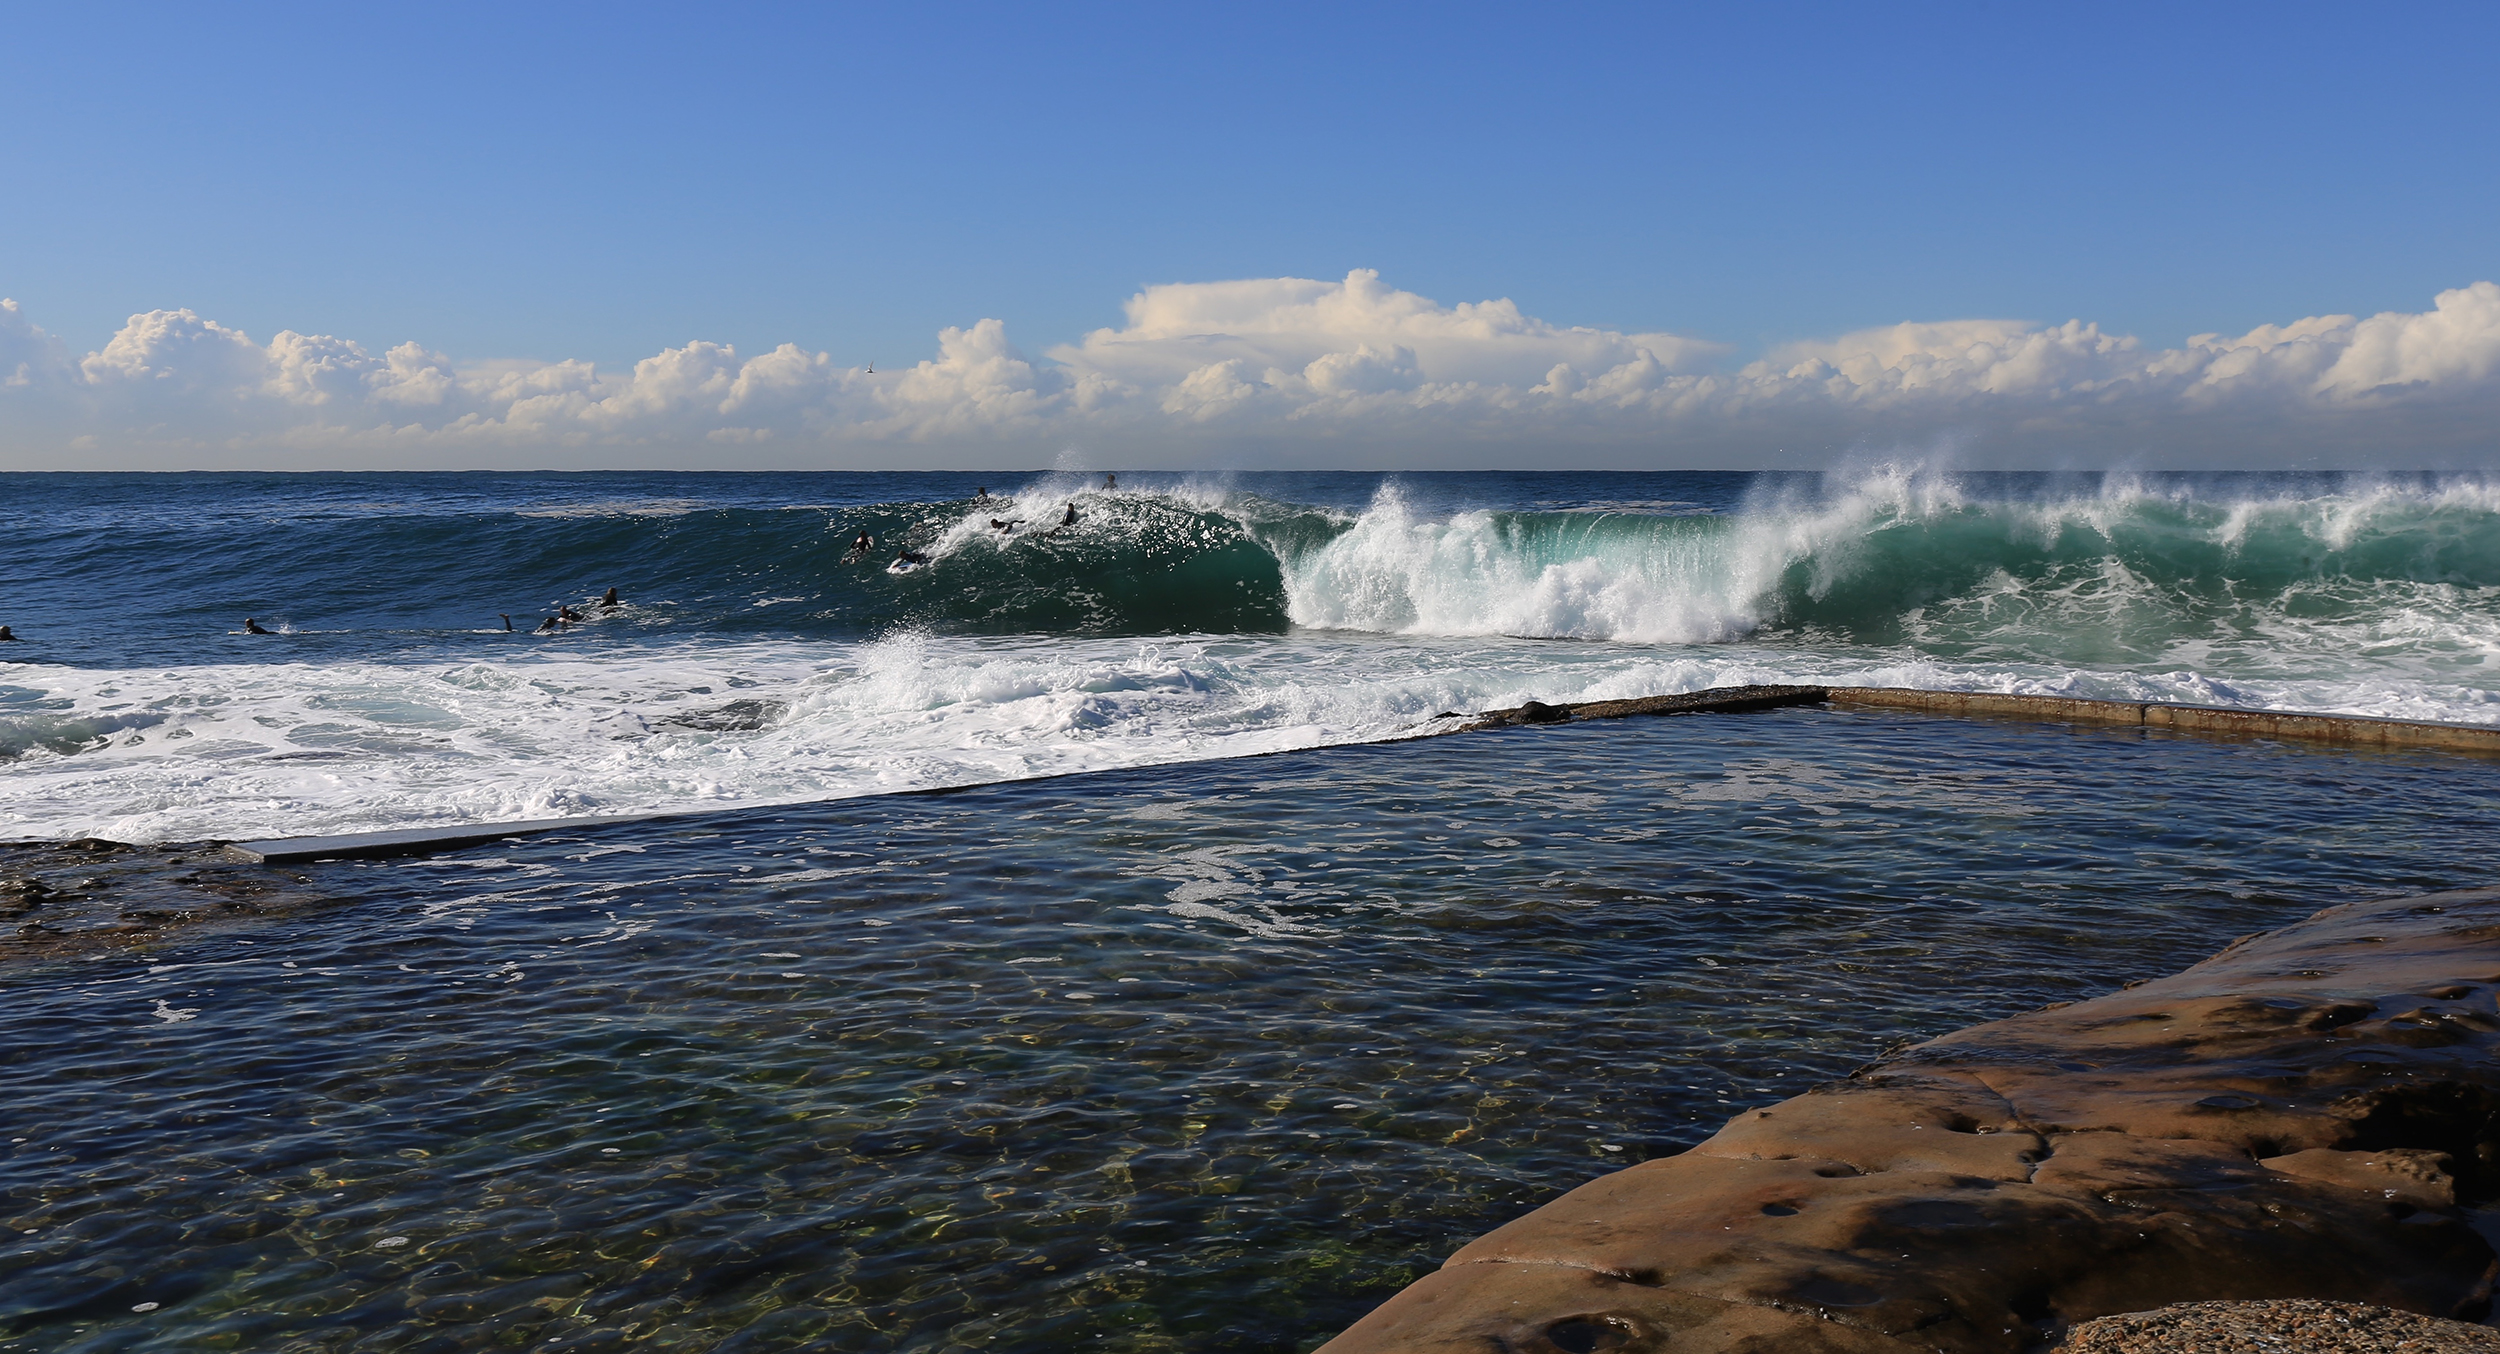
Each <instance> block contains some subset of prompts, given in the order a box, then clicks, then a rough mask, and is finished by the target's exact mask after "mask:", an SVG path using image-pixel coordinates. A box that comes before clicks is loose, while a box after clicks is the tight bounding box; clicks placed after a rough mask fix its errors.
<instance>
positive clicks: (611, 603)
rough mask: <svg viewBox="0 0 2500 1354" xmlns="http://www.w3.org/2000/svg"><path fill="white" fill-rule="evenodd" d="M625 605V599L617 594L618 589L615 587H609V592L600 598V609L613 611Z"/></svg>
mask: <svg viewBox="0 0 2500 1354" xmlns="http://www.w3.org/2000/svg"><path fill="white" fill-rule="evenodd" d="M623 605H625V603H624V601H623V599H621V598H619V597H618V596H617V595H616V589H614V588H610V589H608V591H607V594H606V595H605V596H603V597H601V598H600V599H599V609H600V610H601V611H613V610H615V609H616V608H618V607H621V606H623Z"/></svg>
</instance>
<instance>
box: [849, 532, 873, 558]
mask: <svg viewBox="0 0 2500 1354" xmlns="http://www.w3.org/2000/svg"><path fill="white" fill-rule="evenodd" d="M876 548H877V538H876V537H874V536H871V535H869V534H868V533H867V532H865V531H863V532H861V533H859V534H858V535H856V536H853V537H852V538H851V553H852V554H854V555H862V556H864V555H866V554H867V553H868V552H869V551H871V550H874V549H876Z"/></svg>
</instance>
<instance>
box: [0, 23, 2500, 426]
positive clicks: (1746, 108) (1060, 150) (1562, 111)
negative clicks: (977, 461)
mask: <svg viewBox="0 0 2500 1354" xmlns="http://www.w3.org/2000/svg"><path fill="white" fill-rule="evenodd" d="M6 18H7V27H8V32H9V34H10V37H9V40H8V42H7V43H6V45H5V46H0V117H4V118H5V125H6V126H7V127H9V128H10V129H11V131H10V134H9V136H8V138H7V140H6V142H5V145H6V147H7V149H6V150H5V152H0V182H5V184H6V185H7V191H6V192H5V193H0V295H4V296H8V297H13V298H14V299H15V300H16V301H17V302H18V303H19V305H20V307H21V308H22V314H23V316H24V317H25V319H26V320H28V321H29V322H31V323H32V324H33V325H36V326H40V327H41V329H43V330H44V331H47V332H48V334H49V335H50V336H51V337H52V338H53V339H54V340H57V341H58V343H59V344H60V345H62V346H63V347H64V348H65V349H66V351H68V352H69V353H70V354H71V355H72V356H73V357H74V356H75V355H76V354H80V353H87V352H91V351H93V350H96V349H98V348H99V347H101V346H102V345H104V344H105V343H106V342H107V340H108V339H110V338H111V337H112V335H113V334H114V333H115V331H116V330H118V329H120V328H121V327H122V325H123V322H124V320H125V318H126V317H128V316H131V315H133V314H136V313H140V312H146V311H152V310H156V309H159V308H164V309H181V308H188V309H190V310H192V311H195V312H196V313H197V314H198V315H199V316H201V317H204V318H206V319H209V320H213V321H216V322H218V323H220V324H223V325H225V326H230V327H233V328H235V329H239V330H241V331H243V332H244V333H246V334H248V335H250V336H251V337H252V338H254V339H256V340H261V341H266V340H267V339H268V338H269V336H270V335H272V334H275V333H276V332H278V331H280V330H287V329H291V330H295V331H298V332H301V333H305V334H335V335H342V336H346V337H348V338H351V339H354V340H356V341H357V342H359V343H360V344H362V345H364V347H365V348H366V349H368V350H370V351H371V352H373V353H379V352H380V351H381V350H383V349H385V348H387V347H389V346H391V345H393V344H397V343H400V342H402V341H403V340H414V341H416V342H418V343H419V344H421V345H423V346H424V347H426V348H427V349H429V350H434V351H437V352H440V353H444V354H448V355H450V357H451V358H453V359H456V360H458V361H459V362H463V363H477V362H482V361H486V360H489V359H505V358H515V359H532V360H536V361H542V362H553V361H558V360H561V359H567V358H574V359H586V360H589V361H592V362H595V363H597V364H600V365H601V366H602V367H622V366H628V365H630V364H631V363H632V362H634V361H636V360H637V359H641V358H645V357H648V356H650V355H652V354H654V353H657V352H660V351H662V350H663V349H667V348H671V347H674V346H677V345H683V344H685V343H687V342H688V341H690V340H697V339H701V340H709V341H712V342H716V343H721V344H728V345H734V346H735V348H736V349H737V351H738V352H739V353H742V354H750V355H751V354H754V353H759V352H762V351H765V350H768V349H770V348H772V347H773V346H775V345H778V344H782V343H795V344H797V345H799V346H800V347H801V348H802V349H805V350H808V351H810V352H821V353H823V354H825V355H826V356H827V357H828V358H829V360H830V361H831V363H833V364H834V365H835V366H837V367H843V366H849V365H852V364H858V363H865V362H868V361H872V360H874V361H877V362H879V363H880V364H882V365H883V366H887V367H900V366H903V365H906V364H908V363H912V362H917V361H920V360H921V359H923V358H928V357H930V356H931V355H932V354H933V353H934V351H935V349H936V340H935V336H936V334H937V332H938V331H939V330H940V329H941V328H942V327H946V326H971V325H973V324H974V322H975V321H976V320H981V319H985V318H995V319H997V320H1000V321H1003V323H1004V332H1005V333H1006V334H1007V335H1008V336H1009V340H1010V341H1011V342H1013V343H1016V344H1018V345H1021V346H1020V348H1019V351H1020V352H1025V353H1028V354H1029V353H1032V352H1035V351H1038V350H1041V349H1044V348H1047V347H1048V346H1050V345H1053V344H1059V343H1065V342H1069V341H1072V340H1076V339H1078V338H1080V337H1081V336H1082V335H1083V334H1085V333H1086V332H1087V331H1090V330H1094V329H1097V328H1101V327H1104V326H1116V325H1119V324H1121V323H1122V310H1121V307H1122V304H1123V303H1124V302H1126V301H1127V300H1129V298H1130V297H1132V296H1133V295H1135V294H1137V293H1138V292H1139V291H1140V289H1141V288H1143V287H1147V286H1150V285H1155V284H1168V283H1205V282H1215V281H1220V280H1225V279H1235V278H1312V279H1322V280H1331V279H1341V278H1343V277H1345V276H1346V275H1347V273H1348V272H1349V271H1350V270H1354V269H1373V270H1377V271H1378V272H1379V274H1380V276H1381V278H1382V279H1383V280H1384V282H1385V283H1386V284H1387V285H1388V286H1391V287H1393V288H1397V289H1402V290H1403V291H1406V292H1411V293H1416V294H1420V295H1421V296H1423V297H1427V298H1431V299H1433V300H1434V301H1437V302H1441V303H1445V304H1447V303H1457V302H1466V301H1482V300H1487V299H1491V298H1509V299H1510V300H1512V301H1515V302H1516V303H1517V306H1518V308H1519V310H1520V311H1522V312H1523V313H1525V314H1526V315H1528V316H1532V317H1537V318H1539V319H1542V320H1544V321H1548V322H1551V323H1552V324H1554V325H1559V326H1590V327H1596V328H1599V329H1605V330H1610V331H1620V332H1623V333H1627V334H1635V335H1638V334H1645V333H1656V332H1668V333H1674V334H1681V335H1690V336H1697V337H1700V338H1703V339H1707V340H1711V341H1713V342H1714V343H1716V344H1718V345H1721V346H1720V348H1719V349H1718V351H1719V353H1720V357H1719V358H1718V359H1717V360H1718V361H1719V362H1720V363H1721V364H1722V365H1728V364H1735V363H1741V362H1744V361H1748V360H1751V359H1752V358H1754V357H1756V356H1759V355H1761V354H1762V353H1764V352H1765V351H1775V350H1780V345H1784V344H1790V343H1794V342H1798V341H1806V340H1819V339H1827V338H1830V337H1833V336H1836V335H1842V334H1846V333H1850V332H1853V331H1860V330H1866V329H1870V328H1873V327H1877V326H1887V325H1894V324H1898V323H1900V322H1903V321H1949V320H1968V319H1978V318H1987V319H2016V320H2027V321H2036V322H2043V323H2051V324H2053V323H2056V322H2060V321H2064V320H2067V319H2069V318H2082V319H2085V320H2088V321H2091V322H2093V323H2095V324H2097V325H2098V326H2099V328H2100V329H2101V330H2102V331H2105V332H2107V333H2111V334H2121V335H2133V336H2137V337H2139V338H2141V339H2142V340H2143V341H2144V342H2145V343H2146V344H2148V345H2152V346H2154V347H2170V346H2175V345H2177V344H2179V343H2180V342H2181V341H2182V340H2184V339H2186V338H2187V337H2188V336H2189V335H2190V334H2193V333H2200V332H2206V331H2220V332H2224V333H2231V334H2238V333H2241V332H2243V331H2247V330H2249V329H2251V328H2253V327H2255V326H2258V325H2261V324H2268V323H2281V322H2288V321H2292V320H2297V319H2300V318H2302V317H2306V316H2317V315H2332V314H2343V313H2349V314H2355V315H2363V316H2366V315H2370V314H2374V313H2376V312H2381V311H2404V312H2419V311H2425V310H2427V309H2429V308H2430V306H2431V302H2432V298H2433V296H2434V295H2435V294H2437V293H2440V292H2441V291H2443V290H2445V289H2451V288H2459V287H2464V286H2466V285H2467V284H2470V283H2473V282H2477V281H2481V280H2485V279H2492V278H2496V277H2500V229H2495V228H2494V222H2495V221H2500V154H2495V152H2496V151H2500V81H2495V80H2493V79H2491V78H2490V77H2489V59H2490V54H2491V53H2492V52H2493V51H2495V50H2500V7H2494V6H2490V5H2477V6H2462V5H2455V6H2446V5H2429V4H2422V5H2403V6H2373V7H2362V6H2350V5H2343V6H2326V5H2312V6H2302V5H2280V4H2274V5H2201V6H2178V5H2160V6H2155V5H2141V6H2126V5H2101V6H2092V7H2053V6H2045V5H2008V4H1963V5H1945V4H1939V5H1924V6H1870V5H1848V6H1840V5H1828V6H1818V5H1789V6H1749V7H1739V6H1724V5H1722V6H1710V7H1701V6H1693V7H1675V6H1661V5H1646V6H1581V7H1551V8H1528V7H1521V6H1516V5H1506V6H1493V5H1481V6H1463V5H1436V6H1411V7H1377V6H1375V7H1354V8H1348V7H1342V6H1335V5H1328V6H1321V5H1310V6H1288V5H1274V4H1264V5H1258V6H1211V5H1133V6H1124V5H1074V6H1052V7H1036V6H980V5H966V6H911V5H892V4H889V5H879V6H816V5H787V6H737V5H708V6H701V7H691V6H667V7H657V6H633V5H616V4H601V5H561V4H532V5H519V6H505V5H498V6H484V5H457V4H454V5H435V6H428V7H424V8H422V9H417V8H410V7H392V8H388V9H384V8H380V7H360V6H340V5H335V4H325V5H318V6H313V5H306V6H270V5H254V6H238V7H232V8H231V9H228V8H218V7H203V6H180V7H177V6H146V5H140V6H115V7H109V8H108V7H101V6H58V5H45V6H30V5H19V6H12V7H10V9H9V12H8V13H7V16H6ZM1245 370H1246V369H1245ZM1426 376H1427V377H1428V376H1429V372H1427V373H1426ZM1419 379H1422V378H1419ZM1254 384H1255V382H1254Z"/></svg>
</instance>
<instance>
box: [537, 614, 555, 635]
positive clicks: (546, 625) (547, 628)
mask: <svg viewBox="0 0 2500 1354" xmlns="http://www.w3.org/2000/svg"><path fill="white" fill-rule="evenodd" d="M561 624H563V622H561V621H558V620H557V619H556V618H555V617H553V616H549V617H548V618H547V619H545V620H543V621H540V622H539V623H538V628H537V629H535V630H532V631H530V633H531V634H533V635H552V634H554V633H555V632H556V627H557V626H559V625H561Z"/></svg>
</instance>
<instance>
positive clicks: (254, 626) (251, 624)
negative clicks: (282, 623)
mask: <svg viewBox="0 0 2500 1354" xmlns="http://www.w3.org/2000/svg"><path fill="white" fill-rule="evenodd" d="M243 633H244V634H247V635H266V634H268V633H270V632H269V631H267V630H263V629H261V628H260V622H259V621H256V620H253V619H252V618H251V617H249V616H246V617H244V618H243Z"/></svg>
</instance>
